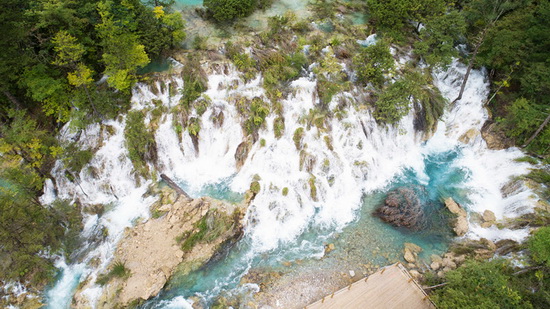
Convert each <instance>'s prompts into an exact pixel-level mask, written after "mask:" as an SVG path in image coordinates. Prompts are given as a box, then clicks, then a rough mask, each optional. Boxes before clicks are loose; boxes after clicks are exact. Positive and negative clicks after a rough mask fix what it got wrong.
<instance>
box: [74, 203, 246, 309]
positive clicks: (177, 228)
mask: <svg viewBox="0 0 550 309" xmlns="http://www.w3.org/2000/svg"><path fill="white" fill-rule="evenodd" d="M246 204H247V203H244V205H246ZM244 205H242V206H238V205H232V204H229V203H225V202H222V201H218V200H214V199H211V198H207V197H203V198H198V199H194V200H188V199H187V197H185V196H183V195H179V196H178V198H177V200H176V201H175V202H174V203H172V204H164V205H158V206H159V207H158V208H156V209H153V214H154V216H160V217H159V218H152V219H149V220H148V221H146V222H143V223H140V224H138V225H137V226H135V227H134V228H129V229H127V231H126V233H125V235H124V237H123V239H122V240H121V241H120V243H119V245H118V248H117V250H116V252H115V256H114V258H113V260H112V264H113V265H112V266H111V268H113V267H116V266H114V265H117V264H118V265H124V267H125V268H126V276H121V277H115V278H110V279H109V281H108V282H107V283H106V285H105V287H104V289H103V293H102V295H101V297H100V299H99V302H98V304H97V308H117V306H118V307H120V306H122V307H126V306H128V305H130V304H136V303H139V302H141V301H143V300H147V299H149V298H151V297H154V296H156V295H157V294H158V293H159V292H160V290H161V289H162V288H163V287H164V286H165V284H166V283H167V282H168V280H169V279H170V278H171V277H172V275H174V274H175V273H176V272H177V273H178V274H185V273H188V272H190V271H193V270H195V269H197V268H199V267H201V266H202V265H204V264H206V263H207V262H208V261H210V260H211V259H213V258H215V257H216V256H217V255H218V254H219V253H220V252H222V251H224V250H227V248H230V247H231V245H232V244H234V243H235V242H236V241H237V240H238V239H239V238H240V237H241V236H242V230H243V226H242V219H243V214H244V213H245V210H246V209H245V206H244ZM91 283H93V282H89V283H88V285H90V284H91ZM89 306H90V304H88V303H87V302H86V300H85V297H82V295H79V293H77V295H76V296H75V298H74V301H73V306H72V307H73V308H88V307H89Z"/></svg>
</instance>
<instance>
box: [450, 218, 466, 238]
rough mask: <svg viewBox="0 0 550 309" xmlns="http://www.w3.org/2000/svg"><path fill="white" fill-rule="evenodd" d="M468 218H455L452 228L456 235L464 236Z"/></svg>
mask: <svg viewBox="0 0 550 309" xmlns="http://www.w3.org/2000/svg"><path fill="white" fill-rule="evenodd" d="M468 229H469V227H468V220H467V219H466V217H458V218H457V219H456V224H455V227H454V228H453V231H454V232H455V234H456V235H457V236H464V235H465V234H466V233H467V232H468Z"/></svg>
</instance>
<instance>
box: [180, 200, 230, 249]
mask: <svg viewBox="0 0 550 309" xmlns="http://www.w3.org/2000/svg"><path fill="white" fill-rule="evenodd" d="M238 217H239V215H238V211H237V210H236V211H235V212H234V213H233V215H232V216H229V215H227V214H225V213H223V212H221V211H218V210H216V209H213V210H209V211H208V213H207V214H206V215H204V216H203V217H202V218H201V219H200V220H199V221H197V222H196V223H195V224H194V225H193V226H194V229H193V230H192V231H187V232H185V233H183V234H182V235H180V236H178V237H177V238H176V241H177V242H179V243H181V249H182V250H183V252H186V253H188V252H191V251H192V250H193V248H194V247H195V246H196V245H197V244H199V243H208V242H211V241H214V240H215V239H216V238H218V237H220V236H221V235H223V234H224V233H225V232H227V231H228V230H230V229H231V228H232V227H233V225H234V223H235V220H238Z"/></svg>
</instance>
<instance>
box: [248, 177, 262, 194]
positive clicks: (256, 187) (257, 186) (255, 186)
mask: <svg viewBox="0 0 550 309" xmlns="http://www.w3.org/2000/svg"><path fill="white" fill-rule="evenodd" d="M250 191H251V192H252V193H254V194H258V193H259V192H260V182H258V181H257V180H255V181H253V182H252V183H251V184H250Z"/></svg>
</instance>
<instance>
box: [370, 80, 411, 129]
mask: <svg viewBox="0 0 550 309" xmlns="http://www.w3.org/2000/svg"><path fill="white" fill-rule="evenodd" d="M409 87H410V85H409V83H408V82H407V81H406V80H404V79H399V80H397V81H395V82H394V83H393V84H390V85H389V86H388V87H387V88H386V89H384V91H383V92H382V93H381V94H380V96H379V97H378V100H376V102H375V103H374V104H375V107H376V108H375V110H374V118H375V119H376V120H377V121H380V122H383V123H388V124H395V123H397V122H399V120H401V118H403V116H405V115H407V114H408V113H409V110H410V101H409V99H410V92H409Z"/></svg>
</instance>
